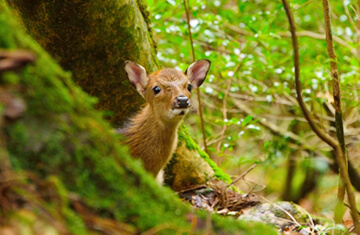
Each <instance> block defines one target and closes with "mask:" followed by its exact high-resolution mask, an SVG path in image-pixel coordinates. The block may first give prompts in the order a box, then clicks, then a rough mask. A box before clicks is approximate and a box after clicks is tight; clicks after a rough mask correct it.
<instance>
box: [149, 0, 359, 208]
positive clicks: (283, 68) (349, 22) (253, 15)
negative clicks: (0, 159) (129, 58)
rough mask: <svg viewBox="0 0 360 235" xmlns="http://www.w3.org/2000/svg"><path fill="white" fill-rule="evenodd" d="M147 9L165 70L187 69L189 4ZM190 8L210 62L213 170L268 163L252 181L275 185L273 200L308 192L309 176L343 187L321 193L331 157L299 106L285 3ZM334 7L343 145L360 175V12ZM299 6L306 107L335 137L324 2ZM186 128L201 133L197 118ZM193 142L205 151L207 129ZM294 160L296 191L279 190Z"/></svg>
mask: <svg viewBox="0 0 360 235" xmlns="http://www.w3.org/2000/svg"><path fill="white" fill-rule="evenodd" d="M147 3H148V5H149V6H150V7H149V11H150V13H151V14H152V15H153V16H154V17H152V22H151V23H152V24H151V25H152V27H153V31H154V40H155V41H156V42H157V50H158V58H159V59H160V60H161V62H162V63H163V65H164V66H167V67H174V66H175V67H178V68H180V69H182V70H184V69H185V68H186V66H187V65H188V64H189V63H191V59H192V55H191V49H190V41H189V34H188V28H187V22H186V17H185V11H184V5H183V1H182V0H167V1H166V3H165V2H158V1H153V0H147ZM189 3H190V11H191V21H190V25H191V30H192V33H193V35H192V36H193V39H194V46H195V52H196V58H197V59H200V58H208V59H210V60H211V61H212V68H211V70H210V73H209V76H208V79H207V81H206V82H205V83H204V85H203V86H202V87H201V91H202V97H203V106H204V107H203V109H204V114H205V125H206V127H205V129H206V134H207V141H208V143H209V149H210V150H211V151H212V157H213V159H214V160H215V162H216V163H218V164H220V166H221V167H222V168H223V169H226V171H227V172H229V173H234V174H240V172H241V171H243V170H245V169H247V168H248V167H249V165H248V164H249V163H254V162H255V163H260V165H261V169H258V170H257V171H255V172H256V174H257V175H255V174H254V175H253V176H252V177H251V178H253V179H254V180H255V181H256V182H257V183H258V184H264V185H267V189H266V190H265V193H266V194H273V193H274V192H280V191H281V190H284V191H286V190H290V191H295V192H300V191H301V190H302V189H303V187H304V184H305V178H306V174H307V172H308V171H310V170H314V171H315V172H316V175H317V178H316V179H313V180H315V181H318V182H317V183H316V185H317V187H320V188H319V190H324V192H325V191H326V192H328V190H330V191H332V190H333V189H334V186H336V183H334V184H332V186H331V188H329V183H327V186H326V188H323V185H324V184H325V182H327V180H329V179H331V177H332V174H333V173H332V172H331V171H330V165H331V163H332V159H331V157H332V155H331V152H329V150H330V149H329V148H328V146H326V145H325V144H324V143H322V142H321V141H320V140H319V139H318V138H317V137H316V136H315V134H314V133H313V132H312V131H311V130H310V128H309V126H308V124H307V123H306V120H305V119H304V118H303V116H302V112H301V110H300V109H299V106H298V104H297V102H296V96H295V89H294V87H295V85H294V75H293V55H292V53H293V52H292V45H291V39H290V37H289V36H290V34H289V32H288V23H287V19H286V15H285V12H284V10H283V6H282V4H281V2H280V1H270V2H269V1H264V0H256V1H248V0H241V1H230V0H216V1H206V0H202V1H194V0H190V1H189ZM331 4H332V5H331V6H332V26H333V33H334V40H335V43H336V44H335V49H336V54H337V58H338V62H339V63H338V66H339V71H340V74H341V75H340V82H341V84H342V87H341V89H342V97H343V100H342V105H343V111H344V125H345V126H344V129H345V136H346V141H347V144H348V147H349V148H351V149H355V150H354V151H353V152H352V154H350V155H349V159H350V160H351V162H353V163H354V164H355V167H358V166H359V165H358V163H357V162H358V159H359V156H360V155H359V151H358V150H357V148H358V147H359V142H360V140H359V138H358V136H359V125H360V121H359V120H360V118H359V110H358V108H357V107H358V106H359V86H360V79H359V78H360V77H359V58H360V53H359V48H358V47H359V46H360V44H359V42H360V41H359V38H360V35H359V26H358V24H357V19H358V17H359V8H360V6H359V5H357V4H358V3H357V1H350V0H347V1H332V2H331ZM291 7H292V11H293V12H294V16H295V21H296V24H297V31H298V34H299V44H300V63H301V81H302V86H303V96H304V100H305V102H306V104H307V105H308V107H309V108H310V109H311V111H312V113H313V114H314V115H315V117H316V119H317V123H318V125H320V127H321V128H323V129H325V130H327V131H328V132H330V134H332V135H333V134H334V128H333V123H332V122H333V120H334V113H333V108H332V98H331V96H330V94H331V92H332V84H331V82H330V71H329V69H330V65H329V59H328V55H327V51H326V42H325V40H324V38H325V36H324V34H323V33H324V27H323V21H324V19H323V13H322V10H320V9H322V5H321V2H319V1H311V0H310V1H307V0H293V1H291ZM223 103H225V104H226V106H225V107H226V115H224V106H223ZM249 110H250V111H251V113H250V112H249ZM188 122H191V123H192V125H193V127H194V128H195V127H196V126H198V127H199V126H200V125H199V120H198V119H197V118H195V117H191V118H190V120H188ZM224 127H225V129H226V132H225V134H224V136H222V135H221V134H219V133H221V131H222V130H223V129H224ZM194 128H192V129H194ZM289 133H290V134H291V135H290V134H289ZM193 136H196V137H197V140H198V143H201V131H200V128H197V129H196V131H194V134H193ZM219 143H221V144H219ZM290 156H292V158H293V159H295V163H296V165H297V167H296V169H295V172H294V176H293V178H292V185H290V186H291V188H284V185H286V184H279V182H285V180H286V168H285V167H286V165H287V163H286V162H287V161H288V159H289V158H290ZM253 187H254V186H250V187H249V188H248V189H249V190H251V189H252V188H253ZM279 187H282V188H279ZM297 194H299V193H297ZM327 195H329V194H327ZM325 198H326V200H325V204H326V205H325V204H322V203H321V204H317V201H314V203H315V206H314V208H313V209H314V210H319V209H320V210H323V212H324V213H327V212H328V211H329V208H326V207H328V206H329V207H332V205H330V204H333V200H334V198H335V195H334V194H330V196H327V197H325ZM320 201H321V202H324V201H323V200H320ZM330 210H331V209H330Z"/></svg>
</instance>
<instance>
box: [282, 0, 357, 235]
mask: <svg viewBox="0 0 360 235" xmlns="http://www.w3.org/2000/svg"><path fill="white" fill-rule="evenodd" d="M282 2H283V5H284V8H285V12H286V15H287V18H288V21H289V24H290V32H291V36H292V43H293V48H294V66H295V85H296V94H297V99H298V102H299V105H300V107H301V109H302V111H303V114H304V116H305V118H306V119H307V120H308V122H309V125H310V127H311V129H312V130H313V131H314V132H315V133H316V134H317V135H318V137H319V138H320V139H322V140H323V141H324V142H326V143H327V144H329V145H330V146H331V147H332V148H333V149H334V151H335V156H336V161H337V162H338V164H339V166H340V175H341V177H342V179H343V180H344V183H345V187H346V190H347V193H348V199H349V203H350V206H351V211H352V216H353V220H354V224H355V230H356V232H357V233H358V234H360V230H359V226H358V224H359V219H358V217H359V215H358V213H357V211H356V207H355V206H356V205H355V198H354V194H353V192H352V187H351V184H350V179H349V174H348V172H347V170H346V162H345V161H344V158H343V156H344V154H343V151H342V149H341V147H340V144H339V142H338V141H336V140H335V139H333V138H332V137H331V136H329V135H328V134H326V133H325V132H324V131H323V130H321V129H320V128H318V127H317V126H316V125H315V123H314V122H313V119H312V117H311V115H310V112H309V110H308V109H307V107H306V105H305V103H304V101H303V99H302V94H301V91H302V89H301V83H300V65H299V64H300V63H299V47H298V40H297V36H296V26H295V21H294V19H293V16H292V13H291V11H290V7H289V5H288V3H287V1H286V0H282ZM325 2H326V3H328V2H327V0H323V4H324V15H325V13H327V15H328V12H329V10H328V9H327V10H326V9H325V7H326V5H325V4H326V3H325ZM327 6H328V4H327ZM328 19H330V18H329V17H328ZM326 20H327V19H326V17H325V21H326ZM329 26H330V23H329ZM327 37H331V32H330V36H329V32H327Z"/></svg>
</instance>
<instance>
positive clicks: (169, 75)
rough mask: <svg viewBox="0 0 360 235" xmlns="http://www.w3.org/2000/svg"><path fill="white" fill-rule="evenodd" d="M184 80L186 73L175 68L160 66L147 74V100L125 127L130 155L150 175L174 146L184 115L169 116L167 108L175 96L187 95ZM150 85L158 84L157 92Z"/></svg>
mask: <svg viewBox="0 0 360 235" xmlns="http://www.w3.org/2000/svg"><path fill="white" fill-rule="evenodd" d="M188 84H189V81H188V79H187V77H186V76H185V75H184V74H183V73H181V72H179V71H177V70H175V69H163V70H160V71H158V72H155V73H153V74H151V75H150V76H149V82H148V84H147V86H146V90H145V95H144V97H145V99H146V101H147V104H146V106H145V107H144V108H143V109H142V110H141V111H140V112H139V113H138V114H137V115H136V116H135V117H134V118H133V119H132V120H131V125H130V127H129V129H127V130H126V131H125V135H126V136H127V143H128V145H129V146H130V150H131V155H132V156H133V157H135V158H141V159H142V161H143V162H144V167H145V169H146V170H147V171H149V172H151V173H152V174H153V175H154V176H156V175H157V174H158V172H159V171H160V170H161V168H162V167H163V166H164V165H165V163H166V162H167V161H168V159H169V158H170V156H171V155H172V153H173V151H174V149H175V147H176V144H177V129H178V127H179V124H180V122H181V120H182V119H183V117H184V116H185V115H175V116H173V117H171V115H169V110H171V108H173V107H174V106H175V102H176V97H177V96H179V95H185V96H187V97H188V98H190V92H189V91H188V90H187V86H188ZM154 86H159V87H160V88H161V93H159V94H158V95H155V94H154V92H153V90H152V88H153V87H154Z"/></svg>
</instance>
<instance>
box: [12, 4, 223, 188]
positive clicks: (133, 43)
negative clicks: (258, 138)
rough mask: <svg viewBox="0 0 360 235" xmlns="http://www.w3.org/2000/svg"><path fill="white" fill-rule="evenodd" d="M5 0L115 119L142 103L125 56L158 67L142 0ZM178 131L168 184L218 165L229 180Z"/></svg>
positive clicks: (189, 180) (195, 180)
mask: <svg viewBox="0 0 360 235" xmlns="http://www.w3.org/2000/svg"><path fill="white" fill-rule="evenodd" d="M7 2H8V3H9V4H10V5H11V6H12V7H14V8H15V9H16V10H17V11H18V13H19V15H20V16H21V18H22V19H23V22H24V23H25V25H26V27H27V29H28V32H29V33H30V34H31V35H32V36H33V37H34V38H35V39H36V40H37V41H38V42H39V43H40V44H41V45H42V46H43V47H44V48H45V49H46V50H47V51H48V52H49V53H50V54H51V55H52V56H53V57H55V58H56V59H57V60H58V61H59V63H60V65H61V66H62V67H63V68H65V69H66V70H70V71H71V72H72V73H73V79H74V80H75V82H76V83H77V84H78V85H80V86H81V87H82V88H83V89H84V90H85V91H86V92H88V93H89V94H90V95H93V96H96V97H98V98H99V103H98V108H99V109H101V110H106V111H110V112H109V113H112V114H113V115H112V116H111V117H109V119H110V121H111V122H112V123H114V124H115V125H121V124H122V123H123V122H124V120H126V119H127V118H128V117H129V116H131V115H132V114H133V113H134V112H135V111H136V110H138V109H139V107H140V104H141V103H142V102H143V99H142V98H141V97H140V95H138V94H137V92H136V91H135V90H134V89H132V87H131V86H130V84H129V82H128V79H127V76H126V74H125V71H124V69H123V65H124V61H125V60H133V61H136V62H137V63H139V64H141V65H143V66H145V68H146V70H147V71H148V72H153V71H155V70H157V69H158V66H157V62H156V58H155V49H154V42H153V41H152V37H151V32H150V28H149V26H148V22H149V20H148V19H147V15H148V13H147V12H146V11H145V10H144V9H145V8H146V6H145V5H144V3H143V1H142V0H138V1H136V0H118V1H114V0H111V1H110V0H106V1H103V0H101V1H100V0H97V1H90V2H89V1H85V0H80V1H72V0H55V1H51V2H50V1H46V0H37V1H31V2H29V1H27V0H8V1H7ZM180 132H181V133H179V135H180V136H181V137H182V138H181V140H182V141H181V142H179V147H178V149H177V150H176V154H175V159H173V161H172V164H171V166H170V167H168V168H167V170H166V171H165V172H166V176H165V178H166V182H167V184H168V185H171V186H172V187H173V188H174V189H176V190H180V189H183V188H186V187H187V186H190V185H193V184H201V183H204V182H205V180H206V179H207V178H208V177H210V176H212V175H213V174H214V171H215V176H217V177H218V178H221V179H225V180H228V181H229V180H230V179H229V177H228V176H227V175H226V174H224V173H223V172H222V171H221V170H220V169H219V168H217V167H216V165H215V164H214V163H213V162H212V161H211V160H210V159H209V158H208V157H207V155H206V153H204V152H201V151H199V148H198V146H197V145H196V144H195V143H193V141H192V139H191V137H190V136H189V135H188V134H187V133H185V132H184V131H183V129H182V131H180ZM186 142H187V143H186ZM189 143H192V144H189ZM195 145H196V146H195ZM193 146H195V147H193ZM189 147H190V148H189ZM204 158H205V162H204V160H203V159H204ZM212 168H213V169H212Z"/></svg>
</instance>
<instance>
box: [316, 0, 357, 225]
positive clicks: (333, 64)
mask: <svg viewBox="0 0 360 235" xmlns="http://www.w3.org/2000/svg"><path fill="white" fill-rule="evenodd" d="M346 9H347V8H346ZM323 10H324V20H325V37H326V45H327V51H328V55H329V58H330V68H331V77H332V80H333V83H332V84H333V97H334V104H335V105H334V106H335V128H336V135H337V138H338V141H339V143H340V145H341V150H342V155H343V157H344V158H345V161H346V164H347V160H346V152H345V141H344V128H343V118H342V110H341V92H340V85H339V72H338V69H337V59H336V55H335V50H334V46H333V39H332V30H331V22H330V10H329V3H328V2H325V1H323ZM348 16H349V15H348ZM349 21H350V23H351V22H352V24H353V23H354V22H353V21H352V19H349ZM345 170H346V171H347V172H348V166H346V169H345ZM341 171H342V169H340V175H341ZM345 191H346V190H345V186H344V182H343V180H340V181H339V185H338V196H337V198H338V201H337V204H336V206H335V213H334V214H335V216H334V217H335V222H337V223H341V221H342V217H343V213H344V211H345V207H344V205H343V202H344V198H345Z"/></svg>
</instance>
